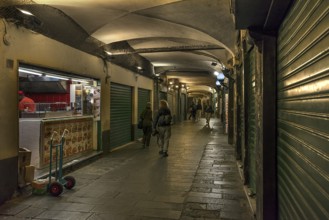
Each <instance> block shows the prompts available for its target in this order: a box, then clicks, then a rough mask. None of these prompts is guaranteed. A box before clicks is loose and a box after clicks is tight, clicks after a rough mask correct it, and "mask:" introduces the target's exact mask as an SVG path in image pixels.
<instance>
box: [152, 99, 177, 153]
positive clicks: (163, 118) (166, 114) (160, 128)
mask: <svg viewBox="0 0 329 220" xmlns="http://www.w3.org/2000/svg"><path fill="white" fill-rule="evenodd" d="M171 120H172V116H171V111H170V109H169V106H168V102H167V101H166V100H160V108H159V111H158V114H157V116H156V118H155V120H154V123H153V128H154V130H155V131H157V132H158V135H159V141H158V143H159V147H160V151H159V154H160V155H162V156H163V157H168V147H169V139H170V137H171Z"/></svg>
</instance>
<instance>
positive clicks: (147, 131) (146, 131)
mask: <svg viewBox="0 0 329 220" xmlns="http://www.w3.org/2000/svg"><path fill="white" fill-rule="evenodd" d="M143 134H144V135H143V145H144V146H146V147H149V146H150V140H151V134H152V126H144V127H143Z"/></svg>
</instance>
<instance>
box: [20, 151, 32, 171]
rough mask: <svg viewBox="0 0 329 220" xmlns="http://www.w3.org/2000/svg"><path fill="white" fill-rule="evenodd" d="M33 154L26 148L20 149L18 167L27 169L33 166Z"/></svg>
mask: <svg viewBox="0 0 329 220" xmlns="http://www.w3.org/2000/svg"><path fill="white" fill-rule="evenodd" d="M31 154H32V152H31V151H30V150H29V149H26V148H19V151H18V167H19V168H20V167H25V166H28V165H30V164H31Z"/></svg>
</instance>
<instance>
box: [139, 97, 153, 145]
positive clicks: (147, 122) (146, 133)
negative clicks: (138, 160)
mask: <svg viewBox="0 0 329 220" xmlns="http://www.w3.org/2000/svg"><path fill="white" fill-rule="evenodd" d="M152 115H153V113H152V109H151V103H150V102H148V103H147V104H146V107H145V109H144V111H143V112H142V113H141V115H140V118H141V119H142V120H143V123H142V125H143V128H142V129H143V148H146V147H149V146H150V140H151V134H152V121H153V119H152Z"/></svg>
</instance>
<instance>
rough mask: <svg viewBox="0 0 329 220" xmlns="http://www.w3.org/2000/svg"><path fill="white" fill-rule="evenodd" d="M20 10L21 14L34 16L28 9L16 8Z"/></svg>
mask: <svg viewBox="0 0 329 220" xmlns="http://www.w3.org/2000/svg"><path fill="white" fill-rule="evenodd" d="M17 9H18V10H19V11H20V12H22V13H23V14H25V15H28V16H34V14H32V13H31V12H29V11H26V10H24V9H20V8H17Z"/></svg>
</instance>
